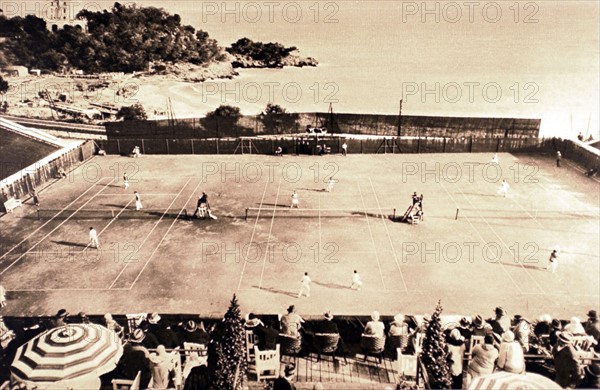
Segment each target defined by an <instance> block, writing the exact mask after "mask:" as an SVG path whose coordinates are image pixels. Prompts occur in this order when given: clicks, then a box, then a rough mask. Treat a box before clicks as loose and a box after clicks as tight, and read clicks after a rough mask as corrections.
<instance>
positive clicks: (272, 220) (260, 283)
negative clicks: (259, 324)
mask: <svg viewBox="0 0 600 390" xmlns="http://www.w3.org/2000/svg"><path fill="white" fill-rule="evenodd" d="M282 179H283V178H282V177H280V178H279V185H278V186H277V194H276V195H275V204H277V200H278V199H279V190H280V189H281V180H282ZM273 222H275V211H273V215H272V216H271V226H269V236H268V237H267V245H266V247H265V258H264V260H263V265H262V270H261V271H260V280H259V282H258V288H259V290H260V289H261V288H262V281H263V276H264V274H265V267H266V265H267V256H268V254H269V243H270V242H271V232H272V231H273ZM246 255H247V254H246ZM246 258H247V257H246Z"/></svg>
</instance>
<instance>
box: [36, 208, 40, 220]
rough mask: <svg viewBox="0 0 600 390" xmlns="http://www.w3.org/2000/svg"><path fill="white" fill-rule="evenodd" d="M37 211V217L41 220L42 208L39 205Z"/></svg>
mask: <svg viewBox="0 0 600 390" xmlns="http://www.w3.org/2000/svg"><path fill="white" fill-rule="evenodd" d="M36 211H37V219H38V220H39V219H40V208H39V207H38V208H37V210H36Z"/></svg>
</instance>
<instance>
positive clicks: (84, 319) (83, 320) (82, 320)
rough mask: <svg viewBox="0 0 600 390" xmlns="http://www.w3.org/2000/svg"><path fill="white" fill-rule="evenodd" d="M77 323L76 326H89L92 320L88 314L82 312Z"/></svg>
mask: <svg viewBox="0 0 600 390" xmlns="http://www.w3.org/2000/svg"><path fill="white" fill-rule="evenodd" d="M75 323H76V324H89V323H90V319H89V318H88V316H87V314H85V313H84V312H82V311H80V312H79V313H77V320H76V321H75Z"/></svg>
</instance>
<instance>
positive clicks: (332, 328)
mask: <svg viewBox="0 0 600 390" xmlns="http://www.w3.org/2000/svg"><path fill="white" fill-rule="evenodd" d="M323 317H324V320H323V321H321V322H319V323H318V324H317V329H316V331H317V333H324V334H337V335H340V331H339V329H338V326H337V324H336V323H335V322H333V314H331V311H327V312H326V313H325V314H323ZM337 350H338V351H340V352H341V353H342V354H344V355H345V354H346V353H347V352H348V351H347V350H346V345H345V344H344V340H342V335H340V337H339V339H338V346H337Z"/></svg>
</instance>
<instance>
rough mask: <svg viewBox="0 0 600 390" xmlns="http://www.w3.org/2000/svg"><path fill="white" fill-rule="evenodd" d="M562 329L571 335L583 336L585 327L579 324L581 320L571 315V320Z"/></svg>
mask: <svg viewBox="0 0 600 390" xmlns="http://www.w3.org/2000/svg"><path fill="white" fill-rule="evenodd" d="M563 331H565V332H569V333H571V334H572V335H573V336H585V329H584V328H583V325H581V320H580V319H579V318H577V317H571V322H569V323H568V324H567V325H565V328H564V329H563Z"/></svg>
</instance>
